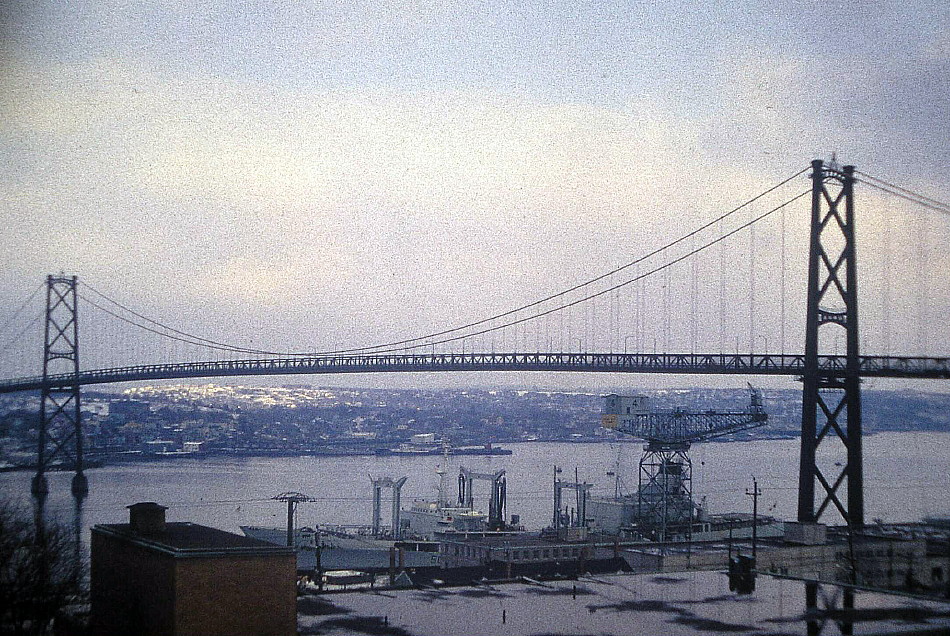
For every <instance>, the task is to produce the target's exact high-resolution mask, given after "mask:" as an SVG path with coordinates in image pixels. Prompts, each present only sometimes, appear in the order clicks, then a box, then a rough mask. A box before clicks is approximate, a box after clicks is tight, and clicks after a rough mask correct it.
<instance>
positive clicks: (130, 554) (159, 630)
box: [90, 503, 297, 636]
mask: <svg viewBox="0 0 950 636" xmlns="http://www.w3.org/2000/svg"><path fill="white" fill-rule="evenodd" d="M165 510H166V508H165V507H164V506H160V505H158V504H156V503H137V504H133V505H131V506H129V511H130V522H129V523H128V524H108V525H96V526H94V527H93V528H92V565H91V601H92V613H91V624H90V632H91V633H92V634H94V635H103V636H105V635H107V634H108V635H112V634H140V635H143V636H150V635H162V636H166V635H185V634H188V635H192V634H194V635H198V634H200V635H203V636H224V635H231V634H235V635H237V634H257V635H261V636H265V635H266V636H285V635H286V636H291V635H293V634H296V633H297V609H296V576H295V575H296V557H295V555H294V551H293V550H292V549H290V548H287V547H281V546H275V545H271V544H268V543H265V542H263V541H258V540H256V539H251V538H248V537H244V536H241V535H237V534H232V533H230V532H225V531H223V530H217V529H215V528H209V527H207V526H201V525H197V524H193V523H166V522H165Z"/></svg>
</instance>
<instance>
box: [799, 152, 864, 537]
mask: <svg viewBox="0 0 950 636" xmlns="http://www.w3.org/2000/svg"><path fill="white" fill-rule="evenodd" d="M811 165H812V174H811V179H812V202H811V239H810V246H809V254H808V305H807V310H806V316H805V372H804V376H803V378H802V380H803V385H804V386H803V390H802V441H801V445H802V446H801V459H800V462H801V463H800V469H799V487H798V520H799V521H800V522H803V523H814V522H817V521H818V519H819V518H820V517H821V516H822V514H823V513H824V512H825V511H826V509H827V508H828V507H829V506H830V505H833V506H834V507H835V508H836V509H837V510H838V512H839V513H840V514H841V516H842V517H843V518H844V521H845V523H846V524H847V525H848V526H849V527H850V528H860V527H861V526H863V525H864V476H863V469H862V452H861V385H860V377H859V371H860V368H859V358H858V355H859V354H858V286H857V267H856V260H857V257H856V252H855V244H854V181H855V179H854V166H844V167H843V168H841V169H839V168H838V167H837V166H836V165H835V164H834V163H833V162H832V163H831V164H829V165H824V164H823V162H822V161H821V160H820V159H816V160H815V161H812V164H811ZM836 330H843V331H844V336H845V342H846V350H845V356H844V360H843V363H842V361H841V360H840V359H838V358H835V359H834V363H833V364H830V365H825V366H823V367H820V366H819V363H818V349H819V342H820V336H822V335H823V334H827V336H826V337H833V336H834V335H836V334H835V331H836ZM838 333H840V331H838ZM826 342H827V341H826ZM821 444H826V445H828V444H833V445H835V446H836V447H837V448H838V449H839V450H838V452H840V447H838V446H837V445H838V444H841V445H843V447H844V449H843V450H844V451H845V457H846V461H845V462H840V461H839V462H836V463H835V464H834V466H833V467H832V466H827V465H824V464H823V465H822V466H821V467H819V466H818V465H817V463H816V452H817V450H818V447H819V446H820V445H821ZM839 457H840V455H839ZM822 468H823V469H824V470H822ZM839 468H840V472H839V471H838V469H839ZM826 471H827V472H828V473H831V474H826ZM835 472H837V473H838V474H837V475H836V476H835V475H834V473H835ZM845 482H847V497H846V498H844V500H842V497H841V496H839V493H840V492H841V490H842V486H843V484H844V483H845ZM816 483H817V484H818V485H819V486H820V490H818V492H817V494H818V498H819V500H820V501H818V505H817V507H816V490H817V489H816Z"/></svg>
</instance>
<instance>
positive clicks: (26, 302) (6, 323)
mask: <svg viewBox="0 0 950 636" xmlns="http://www.w3.org/2000/svg"><path fill="white" fill-rule="evenodd" d="M44 284H45V283H40V284H39V285H37V286H36V289H34V290H33V291H32V292H31V293H30V295H29V296H27V298H26V300H24V301H23V302H22V303H20V306H19V307H17V309H16V311H14V312H13V314H12V315H11V316H10V317H9V318H7V319H6V320H5V321H4V323H3V325H2V326H0V334H2V333H3V332H4V331H6V329H7V327H9V326H10V325H11V324H12V323H13V321H14V320H16V318H17V316H19V315H20V312H21V311H23V309H24V308H26V306H27V305H29V304H30V302H31V301H32V300H33V299H34V298H35V297H36V295H37V294H38V293H39V291H40V290H41V289H43V285H44ZM17 337H19V336H17Z"/></svg>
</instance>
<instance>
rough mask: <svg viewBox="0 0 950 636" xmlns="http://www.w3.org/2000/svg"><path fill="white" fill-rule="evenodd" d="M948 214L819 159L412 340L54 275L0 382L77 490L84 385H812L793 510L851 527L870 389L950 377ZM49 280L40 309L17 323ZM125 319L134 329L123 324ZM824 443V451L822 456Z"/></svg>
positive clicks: (40, 463)
mask: <svg viewBox="0 0 950 636" xmlns="http://www.w3.org/2000/svg"><path fill="white" fill-rule="evenodd" d="M806 173H807V174H806ZM806 180H807V182H806ZM806 184H807V185H806ZM856 184H861V185H862V186H867V188H866V189H867V192H868V202H867V204H863V205H864V206H865V207H867V208H868V209H869V216H868V217H867V218H869V219H870V218H871V217H870V212H871V211H875V210H876V212H877V214H878V216H877V217H876V220H875V221H874V222H870V223H868V222H867V221H863V222H864V223H866V224H867V225H868V226H869V227H871V228H872V229H873V230H874V231H873V232H869V233H868V236H867V237H866V238H867V239H868V241H867V242H868V243H870V244H871V245H872V246H873V249H871V250H869V252H868V254H869V257H868V258H867V259H866V261H867V262H869V263H870V264H871V265H872V266H873V267H869V268H867V269H864V270H862V273H861V274H859V270H858V263H857V252H856V247H855V246H856V244H857V242H858V239H857V238H856V237H857V234H858V231H857V229H856V228H858V227H863V226H861V225H859V224H856V223H855V217H856V216H857V214H856V205H855V196H854V190H855V185H856ZM803 186H804V187H803ZM809 200H810V207H809V206H807V205H806V203H805V202H806V201H809ZM795 204H799V205H795ZM863 209H864V207H862V210H863ZM809 210H810V214H807V213H804V212H805V211H809ZM908 210H910V211H908ZM947 214H950V206H948V205H947V204H945V203H943V202H941V201H938V200H936V199H933V198H930V197H927V196H924V195H921V194H919V193H917V192H915V191H913V190H911V189H909V188H905V187H902V186H899V185H895V184H893V183H890V182H887V181H884V180H881V179H878V178H876V177H873V176H871V175H868V174H864V173H860V172H857V171H856V170H855V169H854V168H853V167H852V166H843V167H841V166H838V165H837V164H836V163H834V162H833V161H832V162H830V163H826V162H822V161H819V160H816V161H813V162H812V163H811V166H810V167H808V168H805V169H803V170H800V171H799V172H797V173H795V174H793V175H791V176H789V177H787V178H785V179H784V180H781V181H780V182H778V183H777V184H776V185H773V186H771V187H769V188H768V189H766V190H764V191H763V192H761V193H759V194H758V195H756V196H754V197H752V198H750V199H748V200H746V201H745V202H744V203H742V204H741V205H738V206H736V207H734V208H732V209H730V210H729V211H727V212H724V213H721V214H716V215H712V216H711V218H709V219H708V220H706V221H705V222H701V223H699V224H698V225H697V227H696V228H694V229H691V230H689V231H687V232H684V233H682V234H681V235H679V236H675V237H673V238H671V239H670V240H669V241H667V242H666V243H663V244H662V245H660V246H659V247H656V248H654V249H650V250H648V251H646V253H644V254H642V255H640V256H638V257H637V258H636V259H635V260H633V261H631V262H628V263H626V264H623V265H621V266H619V267H615V268H613V269H611V270H609V271H607V272H606V273H603V274H600V275H598V276H595V277H593V278H590V279H588V280H584V281H583V282H580V283H578V284H575V285H573V286H570V287H569V288H567V289H561V290H557V291H556V292H554V293H550V294H547V295H545V296H544V297H543V298H541V299H539V300H536V301H533V302H530V303H527V304H523V305H521V306H519V307H517V308H515V309H510V310H506V311H503V312H501V313H496V314H494V315H491V316H489V317H487V318H480V319H472V320H467V321H462V322H463V323H464V324H461V325H459V326H456V327H452V328H448V329H440V330H434V331H430V332H429V333H425V334H423V335H421V336H417V337H411V338H400V337H394V338H390V339H388V340H386V341H384V342H382V343H379V344H369V345H359V346H351V347H349V348H343V347H335V348H333V347H324V348H321V349H319V350H310V351H279V350H268V349H262V348H257V347H252V346H248V345H244V344H236V343H235V340H240V339H241V338H240V337H239V336H235V335H234V334H225V335H224V336H216V337H215V338H209V337H205V336H199V335H195V334H194V333H191V332H189V331H186V330H184V329H183V328H179V327H173V326H171V325H170V324H168V322H169V321H167V320H166V321H159V320H156V319H153V318H150V317H148V316H146V315H145V313H143V312H142V311H138V310H136V309H133V308H132V307H131V306H130V304H131V303H129V302H128V301H127V300H125V299H117V298H115V296H116V294H114V293H105V292H102V291H99V290H98V289H97V288H95V287H93V286H91V285H90V284H88V283H85V282H84V284H83V285H82V286H80V284H79V282H78V280H77V277H75V276H63V275H60V276H49V277H48V278H47V280H46V284H45V285H44V286H40V287H38V288H37V289H36V290H35V291H34V292H33V294H31V295H30V296H29V297H28V298H27V299H26V300H25V301H24V302H23V303H22V304H21V305H20V306H19V308H18V309H17V310H16V311H15V312H14V313H13V315H12V317H11V318H10V319H8V320H7V322H6V323H5V324H4V325H3V326H2V328H0V335H2V334H4V332H8V333H10V334H12V337H10V338H6V336H4V338H5V339H0V344H2V345H3V347H2V349H0V364H2V365H3V367H2V368H3V371H2V372H0V375H2V376H3V377H2V379H0V393H13V392H18V391H39V392H40V395H41V400H40V430H39V441H38V447H37V471H36V475H35V477H34V480H33V493H34V495H36V496H37V497H38V498H41V497H45V495H46V493H47V491H48V486H47V482H46V477H45V472H46V471H48V470H50V469H51V468H52V467H53V466H54V465H67V466H71V467H72V468H73V469H74V470H75V473H76V474H75V477H74V480H73V493H74V494H75V495H76V496H77V498H78V497H82V496H84V495H85V493H86V492H87V490H88V481H87V478H86V476H85V474H84V472H83V435H82V423H81V416H80V387H82V386H89V385H101V384H113V383H123V382H137V381H146V380H171V379H185V378H213V377H236V376H268V375H288V374H352V373H406V372H472V371H489V372H501V371H518V372H527V371H530V372H548V373H553V372H571V373H575V372H584V373H632V374H643V373H656V374H692V375H710V374H718V375H723V374H725V375H761V376H791V377H795V378H799V379H801V380H802V382H803V400H802V438H801V439H802V441H801V444H802V446H801V456H800V462H799V509H798V518H799V521H802V522H815V521H817V520H818V519H819V518H820V517H822V515H824V514H825V513H826V511H827V510H836V511H837V512H838V513H839V514H840V517H841V518H842V519H843V520H844V522H845V523H846V524H848V525H852V526H861V525H863V523H864V503H863V472H862V470H863V469H862V456H861V452H862V451H861V435H862V431H861V401H860V389H861V382H862V381H863V380H866V379H870V378H904V379H917V380H922V379H931V380H944V379H948V378H950V356H948V355H941V354H938V353H934V352H932V351H929V350H927V349H928V347H930V346H933V344H934V343H942V342H945V341H946V336H947V334H944V333H942V332H938V330H937V329H936V327H935V325H937V324H938V322H937V321H935V320H933V318H934V317H936V316H940V315H945V311H948V310H950V307H944V306H943V305H942V304H941V303H943V302H944V301H950V294H940V293H934V289H935V284H936V282H937V280H936V277H935V275H934V274H933V273H931V270H932V269H933V265H936V263H931V262H930V261H931V260H932V259H931V256H932V255H933V254H936V253H937V252H936V250H937V249H939V248H936V247H933V248H929V247H928V246H927V241H931V242H932V243H934V244H939V243H940V242H941V240H942V237H945V236H950V228H947V227H945V226H946V225H950V224H946V223H945V216H946V215H947ZM921 215H930V216H927V217H926V220H921V219H923V218H924V217H922V216H921ZM864 218H865V217H862V219H864ZM674 225H675V224H674ZM907 228H911V229H910V231H909V234H908V232H907V231H904V230H906V229H907ZM904 235H908V238H907V239H906V240H902V239H901V238H900V237H902V236H904ZM943 242H944V243H945V242H946V241H943ZM928 250H929V251H928ZM863 262H864V261H863ZM907 266H909V268H910V271H909V272H906V270H905V273H900V271H899V270H900V268H901V267H905V268H906V267H907ZM907 281H910V283H911V284H908V282H907ZM859 284H860V286H861V287H862V289H865V290H867V289H871V290H872V291H873V292H874V293H876V298H874V299H873V300H871V301H870V302H869V301H868V300H867V299H865V300H864V301H863V304H862V307H861V310H862V324H865V325H867V324H869V323H870V324H871V325H872V328H870V329H867V328H865V329H863V330H862V331H859V329H858V293H857V292H858V287H859ZM44 287H45V290H46V303H45V306H44V307H42V308H40V310H39V311H38V312H34V316H33V318H32V320H28V319H27V318H29V311H30V309H29V308H30V307H32V305H31V303H32V302H33V301H34V300H35V299H36V298H38V297H39V291H40V290H41V289H43V288H44ZM802 290H805V293H802ZM80 306H82V308H83V309H82V316H83V319H82V333H83V349H82V351H83V356H82V358H80V355H79V352H80V347H79V343H80V340H79V334H80V329H79V326H80ZM21 314H23V315H24V316H26V317H27V318H21V317H20V315H21ZM87 314H88V315H90V316H95V318H94V319H90V318H87V317H86V316H87ZM802 316H804V330H802V329H801V326H802V321H801V317H802ZM868 316H870V320H869V319H868ZM943 322H944V323H945V321H943ZM41 323H42V325H43V329H42V334H41V335H42V338H40V337H39V336H38V335H37V332H38V331H39V329H38V326H39V325H40V324H41ZM104 323H107V324H108V325H109V326H108V327H103V326H102V325H103V324H104ZM117 326H120V327H121V328H123V329H126V330H128V332H131V333H133V334H135V335H133V336H129V335H128V332H126V333H123V334H119V333H118V332H117V331H116V328H117ZM790 326H791V328H788V327H790ZM733 338H734V349H733ZM133 339H136V340H135V342H133ZM40 340H42V343H40V342H39V341H40ZM143 342H144V343H146V344H142V343H143ZM155 343H163V344H162V345H161V346H162V347H164V349H161V347H160V346H157V345H156V344H155ZM631 343H632V344H631ZM648 343H649V344H648ZM770 343H771V346H770ZM895 348H898V349H900V348H904V349H905V350H908V349H909V350H912V351H908V352H907V353H910V354H912V355H904V354H894V353H893V352H892V350H893V349H895ZM160 349H161V350H160ZM628 349H629V351H628ZM740 349H741V350H740ZM867 350H873V351H875V353H874V354H873V355H867V354H864V353H863V352H864V351H867ZM40 351H42V357H41V356H39V352H40ZM788 351H792V353H788ZM122 356H125V357H126V359H124V360H122V361H121V362H119V361H118V358H120V357H122ZM129 358H131V359H129ZM209 358H214V359H209ZM40 361H41V362H42V367H41V369H40V368H36V363H37V362H40ZM81 362H82V363H81ZM30 371H32V372H30ZM819 445H825V446H832V447H833V448H834V452H833V453H831V454H823V455H822V457H819V455H818V453H817V449H818V447H819Z"/></svg>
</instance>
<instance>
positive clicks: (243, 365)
mask: <svg viewBox="0 0 950 636" xmlns="http://www.w3.org/2000/svg"><path fill="white" fill-rule="evenodd" d="M819 366H820V369H821V371H822V373H823V374H824V375H827V376H828V377H838V376H842V375H843V374H844V366H845V357H844V356H820V359H819ZM804 368H805V360H804V356H802V355H789V354H722V353H713V354H707V353H434V354H431V353H430V354H421V353H407V354H390V353H387V354H370V355H336V356H314V357H303V356H301V357H290V358H270V359H257V360H219V361H214V362H185V363H177V364H149V365H141V366H131V367H116V368H111V369H89V370H86V371H80V373H79V378H78V381H79V384H80V385H92V384H114V383H119V382H135V381H140V380H174V379H182V378H215V377H232V376H247V375H306V374H311V375H316V374H336V373H405V372H444V371H548V372H554V371H568V372H585V373H668V374H690V375H700V374H703V375H706V374H722V375H787V376H800V375H802V373H803V372H804ZM860 369H861V371H860V373H861V375H862V376H863V377H868V378H912V379H947V378H950V358H921V357H895V356H861V359H860ZM73 382H75V376H74V375H73V374H70V373H62V374H56V375H52V376H50V378H49V383H50V386H51V387H63V386H70V385H71V384H72V383H73ZM42 386H43V378H42V376H33V377H26V378H14V379H8V380H0V393H14V392H17V391H31V390H37V389H40V388H42Z"/></svg>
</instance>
